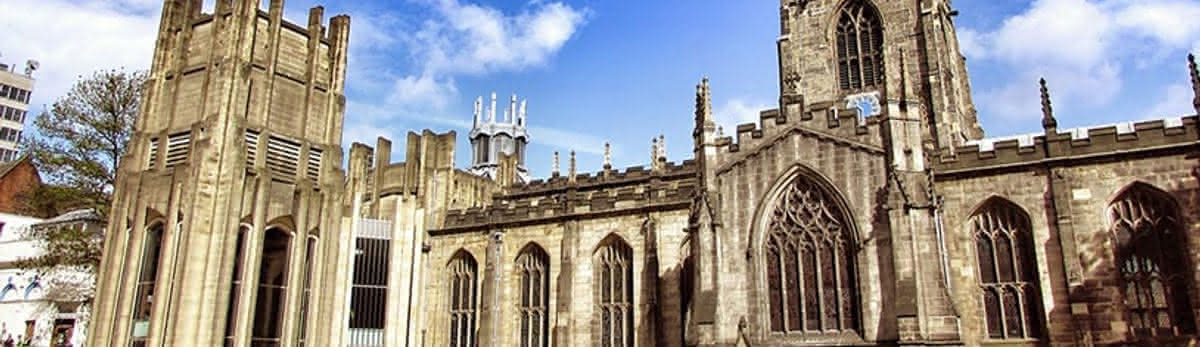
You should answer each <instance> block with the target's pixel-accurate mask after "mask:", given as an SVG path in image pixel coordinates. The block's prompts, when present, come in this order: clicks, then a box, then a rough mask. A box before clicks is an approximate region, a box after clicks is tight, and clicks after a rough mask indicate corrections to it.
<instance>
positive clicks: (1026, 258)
mask: <svg viewBox="0 0 1200 347" xmlns="http://www.w3.org/2000/svg"><path fill="white" fill-rule="evenodd" d="M970 225H971V228H972V229H973V230H972V232H973V233H974V236H975V253H976V254H975V255H976V257H977V259H978V262H977V265H978V267H979V289H980V293H981V294H980V296H981V298H982V302H983V308H984V313H985V314H984V319H985V321H986V324H985V325H986V327H987V333H988V338H991V339H1028V338H1038V337H1040V336H1041V331H1042V318H1041V317H1042V305H1041V295H1040V293H1041V289H1040V287H1039V285H1038V282H1039V281H1038V272H1037V258H1036V256H1035V255H1034V244H1033V231H1032V227H1031V225H1030V222H1029V217H1028V216H1027V215H1026V214H1025V212H1024V211H1022V210H1021V209H1020V208H1019V207H1017V206H1016V205H1013V204H1012V203H1010V202H1008V201H1005V200H1000V199H994V200H991V201H988V202H986V203H985V205H984V206H983V208H981V209H980V211H979V212H978V213H976V214H975V215H973V216H972V217H971V222H970Z"/></svg>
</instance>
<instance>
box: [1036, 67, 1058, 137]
mask: <svg viewBox="0 0 1200 347" xmlns="http://www.w3.org/2000/svg"><path fill="white" fill-rule="evenodd" d="M1038 84H1041V92H1042V128H1043V129H1047V130H1049V129H1056V128H1058V120H1056V119H1054V108H1053V107H1051V106H1050V90H1049V89H1047V88H1046V79H1045V78H1042V79H1041V80H1039V81H1038Z"/></svg>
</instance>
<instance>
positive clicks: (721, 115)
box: [713, 98, 772, 135]
mask: <svg viewBox="0 0 1200 347" xmlns="http://www.w3.org/2000/svg"><path fill="white" fill-rule="evenodd" d="M771 107H772V106H771V103H769V102H766V101H761V100H747V99H745V98H733V99H729V100H726V101H725V103H723V104H721V106H718V107H717V108H716V109H714V110H713V120H715V121H716V122H717V125H718V126H720V127H723V128H725V134H727V135H733V134H734V133H735V132H736V131H737V126H738V124H743V123H758V120H759V117H758V115H759V112H761V111H762V110H766V109H769V108H771Z"/></svg>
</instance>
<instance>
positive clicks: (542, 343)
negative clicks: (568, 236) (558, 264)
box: [517, 244, 550, 347]
mask: <svg viewBox="0 0 1200 347" xmlns="http://www.w3.org/2000/svg"><path fill="white" fill-rule="evenodd" d="M517 271H518V272H519V275H520V276H519V277H520V281H521V284H520V290H521V293H520V294H519V295H520V303H519V307H518V308H517V311H518V313H519V314H520V315H521V323H520V324H521V325H520V338H521V342H520V345H521V347H546V346H549V345H550V339H549V337H550V333H549V328H550V319H549V318H550V316H549V310H548V309H547V308H548V307H549V306H550V256H548V255H546V252H545V251H543V250H542V249H541V247H538V246H536V245H532V244H531V245H529V246H526V248H525V250H524V251H521V253H520V255H518V256H517Z"/></svg>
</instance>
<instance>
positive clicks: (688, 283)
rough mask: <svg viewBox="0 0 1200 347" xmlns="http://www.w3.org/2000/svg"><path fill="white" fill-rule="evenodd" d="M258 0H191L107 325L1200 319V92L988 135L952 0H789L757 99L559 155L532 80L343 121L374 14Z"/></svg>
mask: <svg viewBox="0 0 1200 347" xmlns="http://www.w3.org/2000/svg"><path fill="white" fill-rule="evenodd" d="M261 3H263V1H260V0H218V1H217V5H216V7H215V10H214V12H213V13H202V11H201V1H200V0H166V1H165V3H164V6H163V11H162V20H161V24H160V25H161V26H160V29H159V31H158V36H157V42H156V48H155V50H154V53H153V54H154V55H153V60H152V62H153V63H152V68H151V72H150V75H149V80H148V82H147V85H146V90H145V94H144V98H143V103H142V108H141V110H140V113H139V116H138V118H137V122H136V127H135V134H134V135H133V136H132V139H131V140H130V143H129V147H128V148H129V150H128V152H127V153H126V155H125V156H124V157H123V158H122V160H121V162H120V168H119V175H118V177H119V179H118V182H117V184H116V188H115V198H114V204H113V206H112V209H111V213H110V216H109V218H110V220H109V224H108V225H109V229H108V230H109V232H108V233H107V234H106V235H105V246H104V258H103V263H102V264H101V267H100V269H99V274H98V278H99V282H98V284H97V298H96V301H95V302H94V303H93V307H92V317H93V319H92V322H93V323H92V324H91V325H90V326H89V332H88V336H89V338H90V339H91V341H90V343H89V345H91V346H123V347H124V346H134V347H142V346H154V347H159V346H234V347H246V346H254V347H257V346H262V347H268V346H354V347H368V346H371V347H373V346H414V347H415V346H451V347H458V346H521V347H535V346H536V347H547V346H604V347H615V346H622V347H632V346H984V345H987V346H1049V345H1054V346H1096V345H1101V346H1127V345H1135V346H1183V345H1195V344H1196V343H1198V341H1200V340H1198V338H1197V336H1200V335H1197V326H1196V317H1197V314H1198V313H1200V312H1198V311H1197V308H1200V277H1197V275H1198V274H1197V273H1196V272H1195V271H1194V270H1195V269H1196V268H1197V265H1198V264H1200V183H1198V182H1200V122H1197V116H1195V115H1186V116H1180V117H1173V118H1167V119H1160V120H1149V121H1137V122H1123V123H1119V124H1115V125H1104V126H1095V127H1081V128H1071V129H1060V128H1058V126H1057V121H1056V118H1055V113H1054V109H1053V105H1052V103H1051V99H1052V98H1051V91H1052V87H1053V84H1052V82H1053V81H1050V82H1051V83H1047V82H1046V81H1041V83H1040V85H1039V84H1038V83H1037V81H1030V82H1031V83H1030V89H1031V91H1032V90H1035V88H1039V87H1040V91H1041V104H1042V107H1041V109H1040V110H1037V109H1034V110H1029V112H1031V113H1035V114H1036V112H1040V114H1041V115H1042V116H1041V125H1042V129H1043V131H1041V132H1037V133H1033V134H1025V135H1017V136H1010V137H1004V138H987V137H985V136H984V132H983V129H982V128H981V127H980V124H979V122H978V120H977V115H976V111H975V108H974V105H973V102H972V100H971V92H970V85H969V81H968V75H967V68H966V62H965V59H964V58H963V55H962V53H961V52H960V49H959V44H958V41H957V38H956V37H957V36H956V33H955V26H954V16H955V14H956V11H955V10H954V9H953V8H952V7H951V4H950V0H910V1H900V0H781V1H780V4H779V13H780V17H779V19H780V36H779V37H778V39H777V42H776V43H777V49H778V61H777V62H775V63H777V64H778V67H779V81H778V82H779V86H778V87H779V96H778V104H777V105H775V107H773V108H771V109H767V110H762V111H761V113H760V120H759V121H758V122H757V123H751V124H742V125H740V126H738V127H737V128H736V129H730V130H731V131H729V133H728V134H726V133H725V131H724V130H723V129H719V128H718V127H717V126H716V124H715V123H714V119H713V106H712V103H711V101H710V93H712V92H713V91H714V90H717V91H719V88H715V87H713V86H710V83H709V81H707V80H702V81H700V82H699V84H698V85H697V86H696V94H695V99H694V100H677V101H676V102H680V103H683V102H688V103H694V107H695V108H694V109H695V113H694V117H692V118H691V119H679V120H678V125H679V126H680V127H688V128H690V129H692V141H690V142H691V143H690V144H684V146H688V145H690V147H691V148H692V155H691V158H689V159H687V160H683V161H681V162H670V161H668V160H667V159H666V156H665V149H664V148H665V143H663V142H662V141H659V142H657V143H656V144H655V145H654V148H652V149H651V150H650V153H651V155H650V160H649V162H647V163H645V164H644V165H642V166H636V167H629V168H614V167H612V166H611V165H610V163H609V161H608V160H606V161H605V165H604V167H603V168H600V169H599V170H598V171H586V170H580V168H578V167H576V165H575V158H574V154H573V153H568V154H566V155H565V156H564V157H565V159H564V161H565V162H566V163H565V164H564V165H562V168H561V170H560V166H559V162H558V161H559V159H558V158H557V156H556V158H555V163H554V169H553V170H552V172H551V173H549V175H548V176H545V177H542V178H535V177H534V176H533V175H532V174H531V173H530V172H529V170H528V169H527V168H526V165H525V157H524V153H525V147H526V145H527V144H528V143H529V140H530V139H531V138H535V137H536V136H537V134H535V133H530V132H527V131H526V126H527V125H526V123H525V121H526V118H525V117H526V114H525V105H526V104H525V101H518V99H517V97H516V96H512V97H511V98H509V99H508V100H504V99H503V98H501V99H500V100H501V101H500V104H501V106H499V107H503V106H502V105H503V103H504V101H507V102H508V106H507V109H502V110H501V112H500V113H501V116H500V117H497V115H496V114H497V110H498V108H497V107H498V106H497V98H496V96H495V95H494V94H493V95H491V97H490V98H487V99H486V100H485V99H484V98H479V99H476V100H475V112H474V120H473V122H472V123H473V127H472V129H471V131H470V133H469V134H468V139H469V142H470V144H471V146H470V148H469V150H468V151H462V152H461V153H460V152H459V151H458V150H457V149H456V148H455V144H456V136H457V134H456V133H455V132H453V131H450V132H446V133H435V132H433V131H430V130H425V131H423V132H421V133H415V132H413V133H409V134H408V135H407V138H406V139H404V140H405V141H406V142H405V144H404V147H403V148H402V149H399V148H398V149H399V150H398V151H397V153H402V155H403V158H391V154H392V153H393V149H392V142H391V141H390V140H388V139H385V138H380V139H379V140H378V141H377V142H376V143H375V144H374V145H373V146H369V145H366V144H359V143H356V144H353V145H352V146H351V147H350V148H349V151H348V153H345V152H343V148H342V147H341V145H340V144H341V143H342V135H343V129H342V128H343V122H344V119H345V117H346V116H347V115H346V114H345V110H344V109H345V97H344V94H343V93H344V90H345V76H346V57H347V52H348V44H349V42H348V35H349V30H350V18H349V17H347V16H335V17H333V18H332V19H330V20H329V22H328V23H327V24H326V23H325V22H324V21H325V19H324V14H323V10H322V8H320V7H316V8H313V9H311V10H310V12H309V17H308V21H307V22H306V23H299V24H296V23H293V22H289V21H287V20H285V19H283V12H284V11H283V1H282V0H270V1H268V3H269V5H268V6H265V7H264V8H260V5H261ZM730 63H739V62H730ZM740 63H746V62H740ZM752 63H765V62H752ZM1180 65H1181V66H1180V71H1181V73H1182V71H1183V64H1180ZM1187 68H1188V72H1189V73H1190V76H1191V78H1192V82H1193V86H1194V88H1200V74H1198V73H1197V69H1196V66H1195V63H1194V62H1193V61H1189V64H1188V66H1187ZM715 85H716V84H714V86H715ZM1197 91H1200V89H1197ZM485 104H486V105H485ZM1194 106H1195V107H1196V108H1197V109H1200V93H1197V99H1196V102H1195V105H1194ZM348 116H350V117H354V115H353V114H350V115H348ZM464 118H465V117H464ZM456 155H470V156H471V157H470V158H471V160H470V162H471V163H472V164H471V167H468V168H457V167H455V156H456ZM343 163H346V164H344V166H343ZM585 171H586V172H585Z"/></svg>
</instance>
